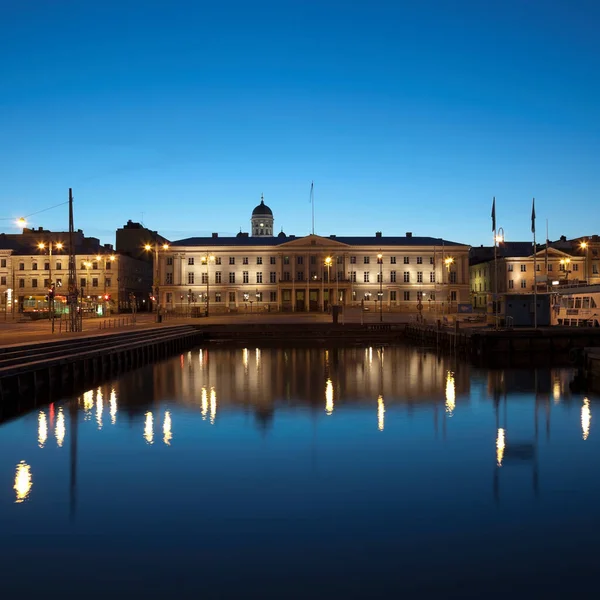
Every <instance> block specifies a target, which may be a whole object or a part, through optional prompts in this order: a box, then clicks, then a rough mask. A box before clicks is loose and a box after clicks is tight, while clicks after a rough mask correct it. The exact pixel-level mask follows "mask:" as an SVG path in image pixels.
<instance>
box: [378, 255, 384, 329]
mask: <svg viewBox="0 0 600 600" xmlns="http://www.w3.org/2000/svg"><path fill="white" fill-rule="evenodd" d="M377 262H378V263H379V322H380V323H381V322H383V272H382V269H383V254H381V252H380V253H379V254H378V255H377Z"/></svg>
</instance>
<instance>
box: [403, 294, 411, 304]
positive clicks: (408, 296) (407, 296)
mask: <svg viewBox="0 0 600 600" xmlns="http://www.w3.org/2000/svg"><path fill="white" fill-rule="evenodd" d="M404 300H405V301H406V302H408V301H409V300H410V292H404Z"/></svg>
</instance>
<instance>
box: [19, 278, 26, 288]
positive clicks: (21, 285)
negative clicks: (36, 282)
mask: <svg viewBox="0 0 600 600" xmlns="http://www.w3.org/2000/svg"><path fill="white" fill-rule="evenodd" d="M19 287H20V288H24V287H25V280H24V279H19Z"/></svg>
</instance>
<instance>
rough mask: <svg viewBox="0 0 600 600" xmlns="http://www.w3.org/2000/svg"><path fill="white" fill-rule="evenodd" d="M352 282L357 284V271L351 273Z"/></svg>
mask: <svg viewBox="0 0 600 600" xmlns="http://www.w3.org/2000/svg"><path fill="white" fill-rule="evenodd" d="M350 281H351V282H352V283H356V271H350Z"/></svg>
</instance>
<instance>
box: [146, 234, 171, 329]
mask: <svg viewBox="0 0 600 600" xmlns="http://www.w3.org/2000/svg"><path fill="white" fill-rule="evenodd" d="M162 249H163V250H168V249H169V244H167V243H166V242H165V243H164V244H163V245H162ZM144 250H146V252H150V250H152V244H146V245H145V246H144ZM153 287H154V296H155V298H156V320H157V321H158V320H159V316H160V262H159V260H158V241H156V240H155V242H154V285H153Z"/></svg>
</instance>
